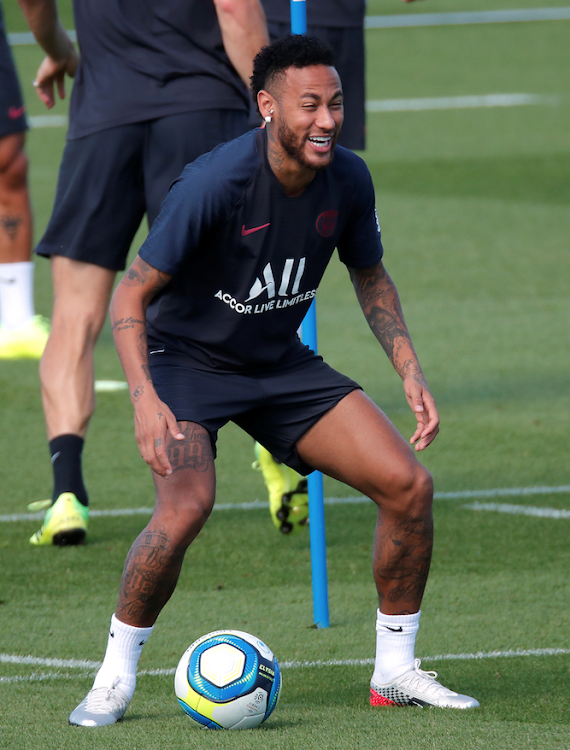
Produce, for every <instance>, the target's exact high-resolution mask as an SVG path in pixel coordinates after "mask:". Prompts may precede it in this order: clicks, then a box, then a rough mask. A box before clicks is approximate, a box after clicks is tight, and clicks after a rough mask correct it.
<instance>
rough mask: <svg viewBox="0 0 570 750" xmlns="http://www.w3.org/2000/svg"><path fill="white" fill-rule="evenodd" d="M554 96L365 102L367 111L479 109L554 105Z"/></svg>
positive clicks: (489, 95)
mask: <svg viewBox="0 0 570 750" xmlns="http://www.w3.org/2000/svg"><path fill="white" fill-rule="evenodd" d="M558 102H559V99H558V97H556V96H544V95H542V94H483V95H481V96H441V97H429V98H423V99H378V100H369V101H367V102H366V111H367V112H420V111H424V110H433V109H480V108H485V107H523V106H528V105H537V104H548V105H552V106H553V105H556V104H558Z"/></svg>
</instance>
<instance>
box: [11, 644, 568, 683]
mask: <svg viewBox="0 0 570 750" xmlns="http://www.w3.org/2000/svg"><path fill="white" fill-rule="evenodd" d="M567 654H570V648H535V649H521V648H516V649H509V650H507V651H477V652H475V653H473V654H468V653H464V654H438V655H436V656H422V657H421V659H422V661H424V662H427V661H429V662H432V661H475V660H481V659H512V658H515V657H529V656H566V655H567ZM0 663H5V664H31V665H33V666H36V667H41V666H47V667H53V666H56V667H57V666H61V667H67V668H68V669H80V670H83V671H82V672H74V673H69V672H49V673H46V674H36V673H34V674H31V675H14V676H11V677H0V684H6V683H12V682H38V681H45V680H58V679H59V680H61V679H64V680H70V679H80V678H83V677H92V676H93V673H94V672H95V671H96V670H97V669H98V668H99V666H100V664H101V663H100V662H88V661H82V660H80V659H39V658H36V657H33V656H15V655H13V654H0ZM373 664H374V659H330V660H320V659H319V660H316V661H283V662H279V665H280V667H281V669H306V668H314V667H324V668H326V667H362V666H364V667H366V666H371V665H373ZM86 667H87V669H88V671H86ZM175 672H176V668H175V667H171V668H164V669H141V670H140V671H139V672H137V675H138V676H139V677H142V676H147V677H162V676H169V675H173V674H174V673H175Z"/></svg>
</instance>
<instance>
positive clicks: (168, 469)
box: [133, 394, 184, 479]
mask: <svg viewBox="0 0 570 750" xmlns="http://www.w3.org/2000/svg"><path fill="white" fill-rule="evenodd" d="M133 405H134V408H135V437H136V440H137V444H138V446H139V450H140V453H141V456H142V457H143V459H144V460H145V461H146V463H147V464H148V465H149V466H150V468H151V469H152V470H153V471H154V472H155V473H156V474H158V475H159V476H161V477H164V478H165V479H168V477H169V476H170V475H171V474H172V466H171V465H170V461H169V459H168V453H167V450H166V444H167V442H168V441H169V440H170V438H171V437H172V438H174V440H184V435H183V434H182V432H181V431H180V427H179V426H178V422H177V421H176V417H175V416H174V414H173V413H172V412H171V411H170V409H169V408H168V406H167V405H166V404H165V403H164V402H163V401H161V400H160V399H159V398H158V397H157V396H156V395H154V396H153V395H150V396H148V397H145V396H144V395H143V394H141V396H140V397H135V399H133Z"/></svg>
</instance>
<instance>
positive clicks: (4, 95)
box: [0, 8, 28, 138]
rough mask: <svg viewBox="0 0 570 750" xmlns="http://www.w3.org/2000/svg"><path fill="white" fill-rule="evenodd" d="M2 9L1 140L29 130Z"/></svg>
mask: <svg viewBox="0 0 570 750" xmlns="http://www.w3.org/2000/svg"><path fill="white" fill-rule="evenodd" d="M1 13H2V9H1V8H0V138H3V137H4V136H6V135H12V134H13V133H21V132H22V131H24V130H27V128H28V124H27V122H26V115H25V114H24V112H25V107H24V102H23V99H22V92H21V90H20V84H19V82H18V77H17V75H16V67H15V65H14V60H13V58H12V53H11V51H10V47H9V45H8V40H7V39H6V35H5V33H4V27H3V25H2V16H1Z"/></svg>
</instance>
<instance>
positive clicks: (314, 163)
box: [259, 65, 344, 179]
mask: <svg viewBox="0 0 570 750" xmlns="http://www.w3.org/2000/svg"><path fill="white" fill-rule="evenodd" d="M271 88H272V93H269V92H267V91H262V92H260V98H259V104H260V111H261V114H262V115H263V116H264V117H265V116H266V115H268V114H270V112H271V110H273V113H272V114H271V118H272V121H271V123H270V124H269V125H268V131H269V140H270V150H271V149H273V152H274V155H278V156H279V158H280V159H282V165H281V169H280V172H283V171H286V172H289V173H296V174H298V175H299V176H300V175H301V174H305V176H306V178H310V179H312V177H313V176H314V172H315V170H317V169H322V168H323V167H327V166H328V165H329V164H330V163H331V161H332V158H333V154H334V147H335V144H336V142H337V139H338V136H339V133H340V129H341V126H342V121H343V118H344V110H343V98H342V87H341V84H340V79H339V77H338V73H337V72H336V70H335V68H332V67H329V66H326V65H312V66H309V67H306V68H293V67H292V68H288V69H287V70H286V71H285V72H284V73H283V75H282V76H280V77H279V79H278V80H277V81H276V82H275V85H274V86H272V87H271ZM270 158H271V154H270ZM272 166H274V160H272ZM274 169H275V168H274ZM307 171H309V172H311V175H307V174H306V173H307ZM276 174H277V171H276ZM277 176H278V177H279V179H281V175H280V174H278V175H277Z"/></svg>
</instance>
